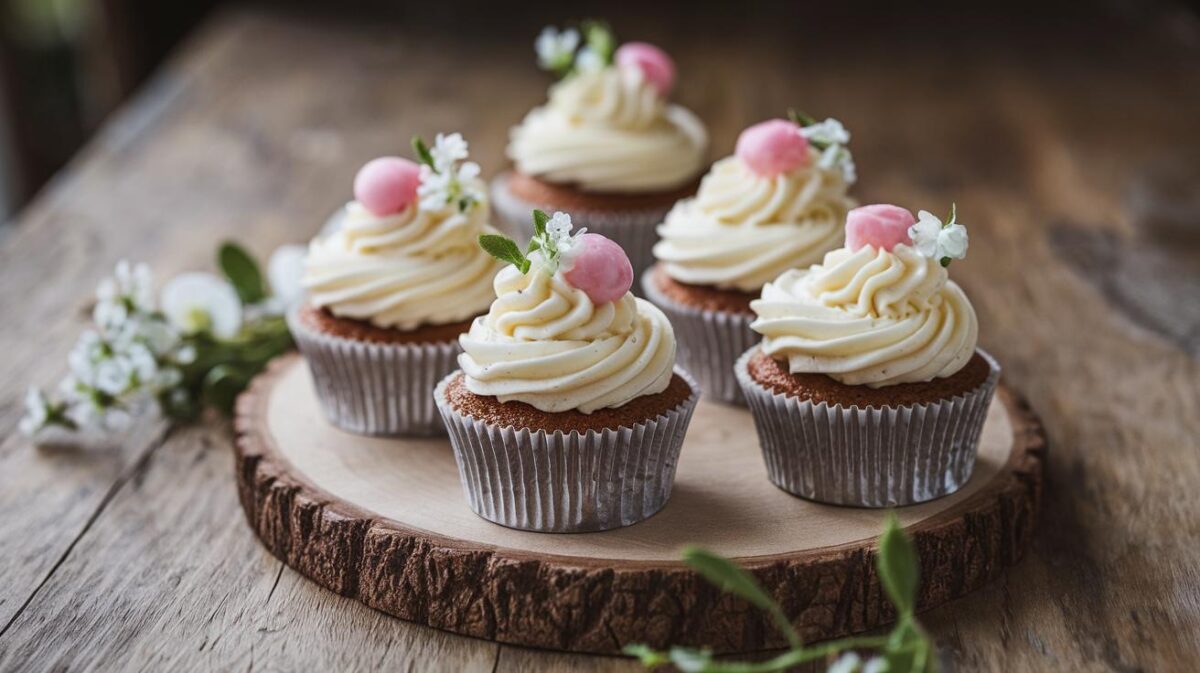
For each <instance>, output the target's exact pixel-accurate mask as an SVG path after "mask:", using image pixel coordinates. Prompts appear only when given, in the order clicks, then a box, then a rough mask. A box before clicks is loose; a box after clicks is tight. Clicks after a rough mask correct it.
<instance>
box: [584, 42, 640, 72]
mask: <svg viewBox="0 0 1200 673" xmlns="http://www.w3.org/2000/svg"><path fill="white" fill-rule="evenodd" d="M605 65H606V64H605V62H604V58H603V57H601V56H600V54H598V53H596V50H594V49H592V48H591V47H584V48H583V49H580V50H579V55H578V56H576V57H575V68H576V69H578V70H579V72H596V71H598V70H603V69H604V66H605ZM638 72H639V73H640V72H641V71H640V70H639V71H638Z"/></svg>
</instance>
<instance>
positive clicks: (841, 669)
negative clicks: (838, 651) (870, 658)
mask: <svg viewBox="0 0 1200 673" xmlns="http://www.w3.org/2000/svg"><path fill="white" fill-rule="evenodd" d="M861 666H862V658H861V657H859V656H858V655H857V654H855V653H854V652H845V653H843V654H842V656H840V657H838V658H837V661H835V662H833V663H832V664H830V665H829V668H827V669H825V673H858V670H859V668H860V667H861Z"/></svg>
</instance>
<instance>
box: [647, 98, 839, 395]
mask: <svg viewBox="0 0 1200 673" xmlns="http://www.w3.org/2000/svg"><path fill="white" fill-rule="evenodd" d="M849 140H850V134H849V133H847V132H846V130H845V129H844V128H843V127H842V125H841V124H840V123H839V122H838V121H837V120H835V119H827V120H825V121H824V122H820V123H815V122H813V121H812V120H803V121H802V120H800V119H793V120H790V121H789V120H784V119H773V120H771V121H766V122H762V123H760V124H756V125H754V126H751V127H750V128H748V129H746V130H745V131H743V132H742V134H741V136H739V137H738V142H737V151H736V153H735V155H734V156H731V157H726V158H724V159H722V160H720V161H718V162H717V163H716V164H714V165H713V167H712V169H711V170H710V171H709V172H708V174H707V175H705V176H704V179H703V180H702V181H701V182H700V191H699V193H697V194H696V196H695V197H694V198H687V199H683V200H681V201H680V202H679V203H677V204H676V205H675V207H674V208H672V209H671V212H670V213H668V214H667V217H666V221H665V222H664V223H663V224H662V226H660V227H659V228H658V233H659V235H660V236H661V237H662V240H661V241H660V242H659V243H658V244H657V245H655V246H654V257H655V258H656V259H657V260H658V264H656V265H655V266H654V267H652V268H651V269H650V270H648V271H647V272H646V273H645V274H644V275H643V276H642V291H643V294H644V295H645V296H646V297H647V298H649V299H650V300H651V301H652V302H654V303H655V304H657V305H658V306H659V307H660V308H662V309H663V311H664V312H665V313H666V314H667V316H668V317H669V318H670V319H671V322H672V323H673V324H674V325H675V329H676V330H677V331H678V336H679V352H680V358H681V361H682V363H683V365H684V367H685V368H686V369H687V370H688V371H689V372H691V373H692V374H693V375H695V377H696V379H697V380H698V381H699V382H700V386H701V388H702V389H703V390H704V393H705V394H706V395H709V396H711V397H714V398H716V399H718V400H721V401H723V402H733V403H740V402H741V401H742V391H741V386H739V385H738V382H737V378H736V377H735V376H734V374H733V364H734V362H735V361H737V359H738V357H740V356H741V354H742V353H744V352H745V351H746V349H747V348H750V347H751V346H753V345H754V344H755V343H757V342H758V335H757V334H755V333H754V331H753V330H751V329H750V322H751V321H752V320H753V319H754V313H753V312H752V311H751V310H750V302H751V301H752V300H753V299H755V298H757V297H758V295H759V291H760V290H762V286H763V285H764V284H765V283H766V282H767V281H770V280H773V279H775V278H776V277H778V276H779V275H780V274H781V273H783V272H784V271H787V270H788V269H793V268H804V267H807V266H809V265H810V264H813V263H815V262H818V261H820V259H821V257H822V256H823V255H824V254H825V253H826V252H829V251H830V250H833V249H835V248H837V247H839V246H840V245H841V244H842V240H843V222H845V219H846V213H847V212H849V210H850V209H851V208H853V207H854V205H855V204H854V201H853V199H851V198H850V197H849V196H848V195H847V191H848V189H849V187H850V185H851V184H853V183H854V181H855V172H854V163H853V160H852V158H851V156H850V152H849V150H848V149H847V148H846V143H848V142H849Z"/></svg>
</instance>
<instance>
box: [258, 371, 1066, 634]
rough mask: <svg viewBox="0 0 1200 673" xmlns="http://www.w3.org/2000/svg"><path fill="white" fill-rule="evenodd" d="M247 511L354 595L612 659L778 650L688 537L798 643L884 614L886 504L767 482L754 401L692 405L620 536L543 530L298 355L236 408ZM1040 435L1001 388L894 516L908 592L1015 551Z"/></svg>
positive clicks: (273, 544) (967, 581)
mask: <svg viewBox="0 0 1200 673" xmlns="http://www.w3.org/2000/svg"><path fill="white" fill-rule="evenodd" d="M237 432H238V439H237V445H236V453H237V479H238V488H239V493H240V497H241V500H242V506H243V507H244V508H245V511H246V517H247V519H248V520H249V522H250V525H251V527H253V528H254V530H255V531H256V532H257V533H258V536H259V537H260V538H261V539H262V541H263V543H264V544H265V545H266V547H267V548H268V549H269V550H270V551H271V552H272V553H273V554H275V555H276V556H277V557H279V558H280V559H281V560H283V561H284V562H286V563H287V564H288V565H290V566H292V567H293V568H295V569H296V570H298V571H299V572H301V573H303V574H304V575H306V576H308V577H309V578H311V579H312V580H313V581H315V582H317V583H318V584H320V585H322V586H325V587H327V588H329V589H331V590H333V591H336V592H338V593H340V594H342V595H345V596H349V597H352V598H356V599H358V600H359V601H362V602H363V603H365V604H366V605H369V606H371V607H373V608H376V609H379V610H382V611H384V612H387V613H390V614H393V615H395V616H397V617H400V618H402V619H407V620H410V621H414V622H419V623H422V624H428V625H430V626H434V627H437V628H440V629H445V630H447V631H453V632H455V633H461V634H465V635H469V636H476V637H479V638H487V639H492V640H497V641H501V642H506V643H513V644H519V645H530V646H536V647H546V648H552V649H561V650H571V651H581V652H600V653H612V652H616V651H618V650H619V649H620V648H621V646H622V645H624V644H626V643H631V642H647V643H650V644H652V645H655V646H663V645H666V644H677V645H703V646H708V647H711V648H713V649H714V650H716V651H719V652H745V651H753V650H761V649H766V648H770V647H776V646H780V645H782V644H783V643H782V640H781V639H780V638H779V636H778V634H777V633H775V632H774V630H773V629H772V628H771V627H770V625H769V624H768V622H767V619H766V617H765V615H763V614H761V613H760V612H759V611H758V610H755V609H753V608H751V607H750V606H749V605H747V604H746V603H744V602H743V601H741V600H738V599H736V598H733V597H730V596H728V595H724V594H722V593H721V592H720V591H718V590H717V589H715V588H714V587H712V586H711V585H709V584H708V583H707V582H705V581H704V580H702V579H700V578H699V577H698V576H697V575H695V574H694V573H693V572H691V571H690V570H689V569H688V568H687V567H686V566H685V565H684V564H682V563H681V562H680V561H679V560H678V559H679V549H680V547H682V546H683V545H685V544H696V545H700V546H703V547H706V548H708V549H711V550H713V551H715V552H717V553H720V554H723V555H726V556H729V557H732V558H734V559H736V560H737V561H738V562H739V563H741V564H742V565H744V566H746V567H748V568H750V569H751V570H752V571H753V572H754V573H755V574H756V576H757V577H758V579H759V580H760V581H761V582H762V583H763V584H764V586H766V587H767V588H768V589H769V590H770V591H771V592H772V593H773V594H774V596H775V598H776V599H777V600H778V601H779V602H780V603H781V604H782V605H783V607H784V609H785V611H786V612H787V614H788V615H789V616H790V617H791V618H792V619H793V621H794V622H795V623H796V624H797V626H798V627H799V628H800V629H801V631H802V633H803V635H804V636H805V638H806V639H809V640H816V639H824V638H832V637H837V636H841V635H844V634H847V633H852V632H857V631H862V630H865V629H870V628H872V627H875V626H878V625H881V624H884V623H886V622H888V621H890V620H891V619H892V618H893V617H894V615H893V614H892V612H891V610H890V607H889V606H888V604H887V601H886V599H885V598H884V596H883V594H882V592H881V589H880V586H879V582H878V578H877V577H876V575H875V572H874V567H873V563H872V553H873V550H874V540H875V537H876V536H877V535H878V533H879V530H880V528H881V525H882V521H883V516H884V513H883V512H882V511H879V510H866V509H854V508H845V507H833V506H827V505H819V504H816V503H812V502H808V501H805V500H802V499H799V498H796V497H793V496H791V495H788V494H787V493H785V492H783V491H781V490H779V489H777V488H775V487H774V486H772V485H771V483H770V482H769V481H767V477H766V470H765V468H764V466H763V462H762V457H761V454H760V452H759V448H758V442H757V439H756V436H755V433H754V426H753V422H752V420H751V418H750V414H749V412H748V411H746V410H744V409H741V408H737V407H730V406H724V405H721V404H717V403H705V402H704V401H701V403H700V406H699V407H698V408H697V410H696V413H695V416H694V418H693V420H692V424H691V427H690V428H689V431H688V435H687V440H686V441H685V443H684V447H683V453H682V455H681V457H680V461H679V469H678V476H677V479H676V482H675V488H674V491H673V494H672V496H671V501H670V502H669V503H668V505H667V506H666V508H664V509H663V510H662V511H661V512H659V513H658V514H657V515H655V516H654V517H652V518H651V519H649V520H648V521H645V522H642V523H640V524H637V525H635V526H631V527H628V528H623V529H619V530H615V531H606V532H600V533H580V534H567V535H563V534H539V533H529V532H522V531H516V530H511V529H508V528H504V527H501V526H497V525H495V524H492V523H489V522H487V521H485V520H483V519H481V518H479V517H477V516H476V515H475V514H474V513H473V512H472V511H471V510H470V509H469V508H468V507H467V504H466V500H465V499H464V497H463V493H462V487H461V486H460V484H459V477H458V470H457V468H456V466H455V463H454V457H453V455H452V453H451V450H450V446H449V442H448V441H447V440H445V439H423V440H408V439H406V440H397V439H374V438H366V437H360V436H357V435H351V434H347V433H344V432H341V431H339V430H337V429H336V428H334V427H332V426H331V425H329V424H328V423H326V421H325V419H324V417H323V415H322V414H321V411H320V409H319V407H318V405H317V400H316V397H315V394H314V392H313V389H312V382H311V379H310V377H309V373H308V368H307V367H305V366H303V362H302V361H301V360H300V358H299V357H298V356H288V357H286V358H282V359H280V360H278V361H276V362H274V363H273V364H272V366H271V367H270V368H269V369H268V371H267V372H266V373H264V374H262V375H261V376H260V377H258V379H256V380H255V382H254V383H253V384H252V386H251V388H250V390H248V391H247V392H246V393H245V394H244V395H243V396H242V398H241V399H240V400H239V402H238V414H237ZM1044 452H1045V439H1044V435H1043V432H1042V429H1041V426H1040V424H1039V422H1038V420H1037V418H1036V417H1035V416H1034V415H1033V413H1032V412H1031V411H1030V410H1029V408H1028V407H1027V406H1026V405H1025V404H1024V403H1023V402H1022V401H1021V400H1020V399H1019V397H1018V396H1017V395H1016V394H1015V393H1014V392H1013V391H1011V390H1009V389H1007V388H1005V387H1004V385H1003V384H1001V386H1000V389H999V390H998V392H997V396H996V400H995V402H994V403H993V405H992V408H991V409H990V411H989V415H988V419H987V423H986V425H985V427H984V431H983V438H982V441H981V447H980V453H979V458H978V461H977V464H976V467H975V474H974V476H973V477H972V479H971V481H970V482H969V483H968V484H967V486H966V487H965V488H963V489H962V490H961V491H959V492H958V493H956V494H954V495H952V496H949V497H946V498H943V499H941V500H937V501H934V502H931V503H925V504H922V505H916V506H913V507H906V508H903V509H901V510H899V511H898V514H899V516H900V519H901V521H902V523H903V524H904V525H905V527H906V528H907V529H908V530H909V531H910V532H911V533H912V534H913V536H914V539H915V541H916V544H917V547H918V550H919V552H920V556H921V564H922V571H923V572H922V575H923V578H924V582H923V585H922V587H921V592H920V606H921V608H922V609H928V608H931V607H934V606H937V605H940V604H942V603H944V602H946V601H948V600H950V599H953V598H955V597H957V596H961V595H963V594H965V593H967V592H969V591H971V590H973V589H975V588H977V587H979V586H981V585H982V584H984V583H985V582H987V581H988V580H989V579H991V578H993V577H995V576H996V575H997V574H999V573H1000V572H1001V571H1002V569H1003V568H1004V567H1005V566H1008V565H1011V564H1013V563H1015V562H1016V561H1017V560H1018V559H1019V558H1020V557H1021V555H1022V553H1023V552H1024V550H1025V548H1026V546H1027V545H1028V543H1029V540H1030V537H1031V535H1032V532H1033V527H1034V522H1035V519H1036V514H1037V509H1038V504H1039V501H1040V495H1041V478H1042V461H1043V459H1044Z"/></svg>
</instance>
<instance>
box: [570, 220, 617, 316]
mask: <svg viewBox="0 0 1200 673" xmlns="http://www.w3.org/2000/svg"><path fill="white" fill-rule="evenodd" d="M576 245H579V246H581V247H580V249H579V252H577V253H576V254H575V255H574V260H573V264H572V265H571V268H570V269H568V270H566V271H564V272H563V277H564V278H566V279H567V282H568V283H570V284H571V285H572V286H573V287H575V288H578V289H580V290H583V291H584V293H586V294H587V296H588V298H589V299H591V300H592V303H594V304H604V303H607V302H610V301H616V300H617V299H620V298H621V297H624V296H625V293H626V292H629V288H631V287H633V265H632V264H630V263H629V256H628V255H626V254H625V251H624V250H622V249H621V246H619V245H617V244H616V243H614V242H612V241H611V240H610V239H607V238H605V237H603V236H601V235H600V234H584V235H582V236H580V237H579V240H578V241H577V242H576Z"/></svg>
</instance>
